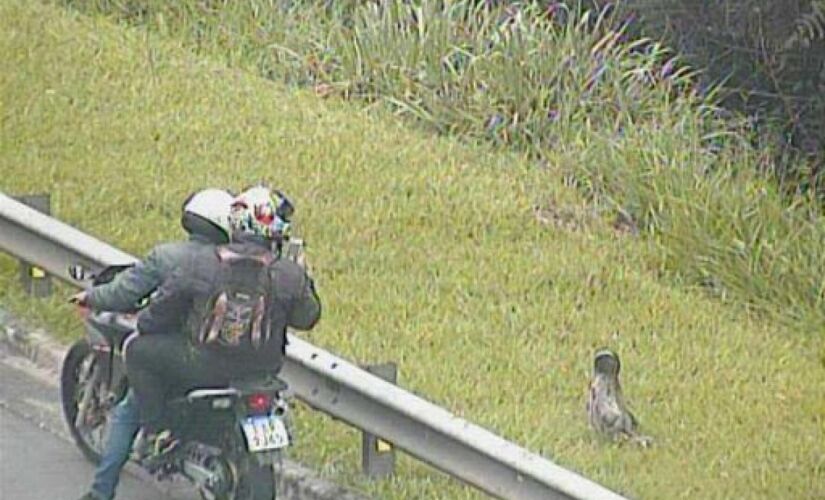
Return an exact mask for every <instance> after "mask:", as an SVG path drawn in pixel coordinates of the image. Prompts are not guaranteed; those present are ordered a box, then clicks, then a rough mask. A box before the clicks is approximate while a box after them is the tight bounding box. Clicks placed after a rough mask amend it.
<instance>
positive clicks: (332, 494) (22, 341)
mask: <svg viewBox="0 0 825 500" xmlns="http://www.w3.org/2000/svg"><path fill="white" fill-rule="evenodd" d="M0 342H3V343H5V344H6V345H8V346H9V348H10V349H11V350H12V351H14V352H15V353H16V354H19V355H20V356H22V357H25V358H26V359H28V360H29V361H31V362H32V363H33V364H35V365H36V366H37V367H38V368H40V369H41V370H44V371H46V372H48V373H49V375H50V376H52V377H53V378H54V382H55V383H57V380H58V379H59V374H60V366H61V364H62V363H63V358H64V357H65V352H66V349H67V347H66V346H64V345H62V344H60V343H59V342H57V341H55V340H54V339H53V338H51V337H50V336H49V335H48V334H47V333H46V332H44V331H43V330H38V329H30V328H27V327H26V326H25V325H24V324H23V323H21V322H20V321H18V320H17V319H16V318H14V317H12V316H11V315H10V314H8V313H7V312H6V311H4V310H3V309H0ZM278 499H279V500H281V499H284V500H370V497H367V496H365V495H364V494H362V493H360V492H356V491H352V490H349V489H347V488H344V487H342V486H339V485H337V484H335V483H332V482H330V481H328V480H326V479H322V478H320V477H319V476H318V475H317V474H316V473H315V471H313V470H312V469H310V468H308V467H306V466H303V465H301V464H299V463H297V462H293V461H291V460H284V462H283V465H282V467H281V468H280V480H279V483H278Z"/></svg>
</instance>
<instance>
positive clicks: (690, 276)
mask: <svg viewBox="0 0 825 500" xmlns="http://www.w3.org/2000/svg"><path fill="white" fill-rule="evenodd" d="M61 3H65V4H68V5H71V6H73V7H76V8H82V9H84V10H85V11H88V12H105V13H107V14H111V15H113V16H115V17H116V18H118V19H121V20H124V21H128V22H132V23H137V24H141V25H145V26H147V27H148V28H149V29H150V31H152V32H157V33H161V34H166V35H172V36H175V37H177V38H179V39H181V40H184V41H185V43H186V44H187V46H189V47H190V48H191V49H193V50H195V51H196V52H197V53H201V54H209V55H211V56H213V57H217V58H220V59H222V60H224V61H226V62H227V63H229V64H231V65H236V66H239V67H243V68H246V69H250V70H253V71H255V72H257V73H259V74H260V75H262V76H265V77H267V78H271V79H275V80H279V81H284V82H287V83H290V84H298V85H310V86H312V87H313V88H314V89H315V91H316V93H318V94H319V95H322V96H329V95H340V96H343V97H344V98H348V99H357V100H360V101H364V102H367V103H370V104H381V105H385V106H386V107H389V109H391V110H392V111H393V112H394V113H396V114H398V115H401V116H407V117H410V118H412V119H413V120H415V122H417V123H419V124H423V125H425V126H427V127H429V128H431V129H432V130H435V131H438V132H441V133H445V134H452V135H458V136H460V137H463V138H465V139H467V140H471V141H489V142H492V143H494V144H497V145H500V146H503V147H508V148H513V149H515V150H517V151H522V152H525V153H527V154H528V155H529V156H530V157H531V158H532V159H533V160H534V161H536V162H538V164H540V165H545V166H550V167H552V169H553V171H555V172H561V173H562V174H563V175H564V177H565V178H566V179H567V180H568V181H572V182H573V183H575V184H576V185H578V186H580V187H581V188H582V189H583V190H584V192H585V193H586V194H588V195H589V196H590V197H591V198H592V199H595V200H598V201H600V202H603V204H604V205H605V206H607V207H610V208H613V209H616V210H618V211H619V212H621V213H622V214H626V215H630V216H631V217H632V218H633V219H635V224H637V225H638V226H640V227H641V228H642V229H645V230H647V232H648V233H650V234H653V235H654V236H655V237H656V241H658V242H659V243H662V244H663V248H662V249H663V253H664V255H666V256H667V258H668V259H667V266H666V267H667V269H668V270H670V271H671V275H672V276H675V277H677V278H680V279H687V280H689V282H690V283H693V284H699V285H701V286H707V287H708V288H709V289H711V290H712V291H714V293H718V294H720V295H722V296H724V297H728V298H730V299H733V300H735V301H737V302H739V303H742V304H746V305H748V306H749V307H753V308H755V310H759V311H761V312H763V313H766V314H768V315H769V316H771V317H774V318H778V319H780V320H782V321H790V322H791V323H792V324H794V325H795V326H796V328H797V329H798V330H801V331H806V332H815V331H821V330H822V328H823V327H825V310H823V308H822V307H821V305H822V299H823V289H825V288H824V287H825V281H823V279H821V278H819V275H820V270H821V269H822V268H823V265H825V254H823V252H822V251H821V250H820V248H821V244H819V242H821V241H822V238H823V232H824V231H825V229H823V222H822V219H821V217H819V215H818V209H817V207H816V206H815V202H814V201H812V200H810V199H803V197H797V199H795V200H792V201H791V202H790V203H789V201H788V199H787V198H785V197H783V196H780V195H778V194H777V193H776V190H775V189H774V188H773V187H772V186H771V183H770V182H769V181H767V180H766V179H764V178H763V174H761V173H759V172H758V171H764V170H765V165H766V163H769V160H768V158H769V157H770V153H769V152H767V151H763V152H758V151H755V150H753V149H751V147H750V146H749V145H748V144H749V141H748V136H749V133H748V131H747V130H746V129H745V128H743V126H741V125H740V124H737V123H735V122H733V121H732V120H731V119H730V117H728V116H727V114H726V113H723V112H721V110H719V109H718V108H716V106H715V105H714V92H713V91H708V90H707V89H704V88H701V86H699V85H698V84H697V82H696V79H695V78H694V75H693V74H692V73H691V70H690V69H689V68H687V67H686V66H685V65H684V64H682V63H680V60H679V58H678V57H677V56H676V55H675V54H672V53H671V52H670V51H668V50H667V49H666V48H665V47H663V46H662V45H661V44H660V43H658V42H656V41H654V40H650V39H634V38H632V37H630V36H629V35H628V32H629V27H628V25H629V23H630V22H631V19H619V18H617V17H616V16H614V15H613V14H612V12H613V11H612V9H609V8H608V9H604V10H601V11H588V10H586V9H581V8H580V7H579V6H578V5H575V6H574V7H573V8H569V7H566V6H565V5H564V4H563V3H561V2H480V1H463V0H459V1H435V0H422V1H415V2H393V1H375V2H346V1H345V2H328V1H320V0H299V1H296V0H240V1H227V0H210V1H204V0H197V1H196V0H181V1H179V2H163V1H160V0H64V1H63V2H61ZM634 31H635V30H634ZM547 182H550V180H549V178H548V181H547Z"/></svg>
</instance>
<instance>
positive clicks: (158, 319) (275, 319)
mask: <svg viewBox="0 0 825 500" xmlns="http://www.w3.org/2000/svg"><path fill="white" fill-rule="evenodd" d="M229 247H230V248H231V249H233V250H236V251H240V252H250V251H252V252H268V251H269V249H268V248H265V247H263V246H261V245H256V244H254V243H249V242H242V243H232V244H230V245H229ZM219 269H220V268H219V260H218V255H217V253H216V248H215V247H208V246H204V247H202V248H198V249H194V250H193V251H192V252H191V253H190V254H189V256H188V258H187V259H185V261H184V263H183V265H182V266H181V267H180V268H179V269H178V270H177V271H176V272H175V273H174V274H173V275H172V277H171V278H169V279H167V280H166V281H164V283H163V285H161V287H160V289H159V290H158V294H157V296H156V297H155V298H154V299H153V300H152V302H151V303H150V304H149V306H148V307H147V308H146V309H145V310H143V311H142V312H141V313H140V315H139V316H138V331H140V333H141V334H148V335H158V334H163V335H183V336H186V337H187V338H189V339H192V338H194V335H195V332H196V331H198V329H199V328H200V326H201V325H202V324H203V321H204V318H205V317H206V316H207V315H208V314H209V312H210V311H208V310H207V309H208V307H209V304H208V302H209V299H210V298H211V297H212V296H213V295H214V293H215V292H216V290H217V287H218V278H219V274H220V271H219ZM270 276H271V278H272V279H271V282H272V285H273V288H274V289H273V290H272V293H271V294H270V296H271V302H270V304H269V311H270V325H271V329H270V338H271V339H272V340H271V341H270V342H269V343H268V344H267V345H268V348H267V349H266V350H262V351H263V352H258V351H255V352H250V351H246V350H243V349H240V350H238V351H237V353H228V356H243V357H246V358H249V357H250V356H251V357H253V358H254V357H259V358H261V359H262V360H264V359H266V358H269V359H270V360H271V359H272V357H271V356H272V355H277V354H279V353H278V352H274V351H276V350H277V351H280V354H282V353H283V350H284V348H285V342H286V337H285V335H286V328H287V327H291V328H295V329H298V330H309V329H311V328H313V327H314V326H315V324H316V323H317V322H318V319H319V318H320V316H321V303H320V300H319V299H318V295H317V294H316V292H315V286H314V284H313V282H312V279H311V278H310V277H309V276H308V275H307V274H306V272H305V271H304V270H303V268H301V267H300V266H299V265H298V264H296V263H294V262H292V261H291V260H285V259H279V260H276V261H274V262H273V263H272V264H271V266H270Z"/></svg>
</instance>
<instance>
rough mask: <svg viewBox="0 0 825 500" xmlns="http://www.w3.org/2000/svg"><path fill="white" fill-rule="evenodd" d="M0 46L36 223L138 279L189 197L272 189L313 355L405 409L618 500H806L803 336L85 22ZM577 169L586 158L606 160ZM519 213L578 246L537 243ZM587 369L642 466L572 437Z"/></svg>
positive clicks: (523, 186) (543, 179) (466, 160)
mask: <svg viewBox="0 0 825 500" xmlns="http://www.w3.org/2000/svg"><path fill="white" fill-rule="evenodd" d="M0 30H2V35H0V53H2V54H3V55H4V56H3V58H0V106H2V107H1V108H0V110H2V111H0V112H1V113H2V115H1V116H2V125H0V172H2V176H1V177H0V190H2V191H3V192H7V193H28V192H35V191H42V190H48V191H50V192H51V193H52V195H53V211H54V213H55V214H57V216H58V217H60V218H61V219H63V220H66V221H68V222H71V223H73V224H75V225H77V226H79V227H81V228H83V229H84V230H87V231H89V232H91V233H92V234H96V235H98V236H100V237H102V238H103V239H106V240H108V241H111V242H112V243H114V244H116V245H117V246H118V247H121V248H123V249H125V250H127V251H130V252H133V253H136V254H142V253H144V252H145V251H147V250H148V249H149V248H150V247H151V246H152V245H153V244H155V243H157V242H159V241H163V240H166V239H169V238H175V237H179V236H180V235H181V231H180V229H179V228H178V227H177V215H176V214H177V210H178V206H179V203H180V201H181V200H182V199H183V197H184V196H185V194H187V193H188V192H189V191H190V190H193V189H196V188H198V187H201V186H204V185H226V186H231V187H240V186H242V185H244V184H246V183H248V182H251V181H254V180H257V179H260V178H266V179H269V180H271V181H273V182H276V183H277V184H279V185H281V186H283V188H284V189H285V190H286V192H288V193H290V194H291V195H292V196H293V197H294V198H295V199H296V200H297V202H298V211H299V221H298V223H299V231H300V233H301V234H302V235H304V236H305V237H306V238H307V239H308V241H309V245H310V247H309V251H310V256H311V263H312V265H313V268H314V272H315V274H316V276H317V279H318V286H319V291H320V293H321V296H322V299H323V300H324V302H325V316H324V319H323V321H322V323H321V325H319V327H318V328H317V330H315V331H314V332H312V333H310V334H308V335H307V337H308V338H309V339H310V340H311V341H312V342H316V343H318V344H319V345H322V346H325V347H327V348H329V349H331V350H333V351H335V352H338V353H341V354H342V355H344V356H346V357H347V358H349V359H352V360H355V361H357V362H362V363H370V362H380V361H385V360H395V361H397V362H399V364H400V369H401V379H400V383H401V384H402V385H403V386H405V387H408V388H411V389H412V390H414V391H416V392H418V393H420V394H423V395H425V396H426V397H427V398H428V399H430V400H432V401H434V402H436V403H438V404H441V405H444V406H446V407H448V408H450V409H451V410H453V411H454V412H456V413H457V414H459V415H461V416H464V417H466V418H468V419H470V420H472V421H474V422H477V423H479V424H481V425H483V426H485V427H488V428H490V429H492V430H494V431H495V432H497V433H500V434H502V435H503V436H505V437H507V438H508V439H512V440H514V441H516V442H518V443H520V444H522V445H524V446H526V447H528V448H530V449H531V450H534V451H537V452H541V453H543V454H544V455H546V456H548V457H549V458H551V459H553V460H555V461H557V462H558V463H560V464H561V465H564V466H566V467H569V468H572V469H574V470H577V471H580V472H582V473H583V474H585V475H587V476H588V477H592V478H593V479H594V480H596V481H599V482H601V483H603V484H605V485H607V486H609V487H611V488H614V489H616V490H618V491H621V492H625V493H627V494H629V495H632V496H635V497H639V498H697V497H699V498H821V497H822V496H825V436H824V435H823V434H824V432H823V431H825V429H823V411H824V410H825V407H823V404H822V387H825V373H823V370H822V367H821V365H820V362H821V361H820V360H819V359H818V355H817V351H816V348H815V347H816V346H815V344H817V342H818V341H817V340H816V339H815V338H814V336H813V335H793V334H792V333H791V332H789V331H788V330H786V329H784V328H783V327H781V326H777V325H776V324H774V323H772V322H769V321H766V320H764V318H762V317H758V316H752V315H748V314H746V312H745V311H743V310H742V309H741V308H736V307H732V306H730V305H727V304H725V303H724V302H723V301H714V300H710V299H708V298H707V297H706V296H705V294H704V293H703V292H701V291H699V290H692V289H690V288H687V287H685V288H678V289H677V288H673V287H669V286H665V285H664V284H662V282H661V280H659V279H658V277H659V275H660V274H661V272H662V271H663V269H664V268H665V266H666V261H665V260H663V259H662V258H661V257H660V253H659V250H658V247H655V246H654V245H653V244H652V243H649V242H648V241H647V240H645V239H632V238H626V237H620V236H618V235H616V234H614V233H613V232H612V230H611V229H610V228H609V225H608V224H607V223H606V222H605V221H603V220H602V219H601V218H600V217H599V216H595V217H590V216H589V215H588V214H590V213H591V212H592V211H593V209H592V208H591V207H589V206H588V205H585V204H584V203H583V202H582V201H581V200H580V199H579V198H578V197H577V195H576V193H575V192H574V191H571V190H568V189H566V188H564V187H563V186H562V182H561V178H560V175H559V174H558V173H557V172H555V171H548V170H539V169H535V168H534V167H533V166H531V163H530V162H529V161H527V160H526V159H524V158H522V157H520V156H518V155H515V154H508V153H504V152H501V151H495V150H492V149H490V148H486V147H472V146H469V145H466V144H462V143H460V142H459V141H457V140H453V139H449V138H434V137H432V136H431V135H429V134H426V133H423V132H422V131H414V130H410V129H408V128H406V127H405V126H403V125H402V124H400V123H398V122H397V121H396V120H394V119H393V118H392V116H389V115H388V114H387V113H382V112H375V113H371V112H370V113H368V112H363V111H359V110H358V109H355V108H354V107H352V106H351V105H348V104H345V103H341V102H336V101H333V100H328V101H322V100H319V99H317V98H315V97H314V96H313V95H312V94H311V93H309V92H301V91H287V90H286V89H284V88H283V87H281V86H279V85H275V84H273V83H271V82H267V81H265V80H263V79H260V78H256V77H255V76H253V75H250V74H248V73H245V72H244V71H241V70H238V69H233V68H228V67H227V66H226V65H224V64H223V63H222V62H221V61H217V60H215V59H210V58H208V57H196V56H194V55H192V53H191V52H190V51H189V50H187V49H186V48H185V47H183V46H181V43H180V42H176V41H174V39H172V38H165V37H164V38H161V37H158V36H157V35H156V34H155V33H154V32H151V31H149V32H147V31H139V30H129V29H124V28H119V27H116V26H114V25H113V24H111V23H110V22H108V21H106V20H105V19H101V18H87V17H83V16H79V15H73V14H68V13H67V12H66V11H64V10H61V9H57V8H50V7H46V6H43V5H41V4H39V3H34V2H25V1H23V0H7V1H6V2H3V3H2V4H0ZM640 134H641V133H640ZM651 137H652V136H651ZM574 144H577V143H574ZM578 144H579V145H578V147H580V148H581V149H580V153H581V154H582V155H583V157H584V158H587V159H595V158H597V156H595V155H596V154H597V152H598V151H602V152H604V151H605V150H598V149H596V151H597V152H592V153H591V152H589V151H590V150H589V149H586V148H587V147H588V146H589V145H588V144H587V143H584V142H582V143H578ZM572 147H573V146H572V145H571V148H572ZM628 150H629V149H628ZM616 151H618V153H617V152H616ZM623 151H624V150H622V149H618V150H615V151H614V152H613V154H620V153H622V152H623ZM585 153H587V154H589V155H594V156H585ZM568 154H570V153H566V154H565V155H560V156H559V157H558V158H556V159H555V160H556V161H559V162H563V161H569V157H568V156H567V155H568ZM627 154H628V155H630V153H627ZM627 162H628V164H629V160H627ZM686 202H687V199H686ZM535 205H542V206H548V205H555V206H558V207H562V208H561V211H562V212H564V213H568V212H569V213H572V214H573V217H574V218H580V219H581V220H582V221H583V226H584V227H583V228H582V229H581V230H576V231H570V230H566V229H563V228H561V227H559V226H556V225H553V224H543V223H541V222H540V221H539V220H538V219H537V217H536V215H535V213H534V210H533V207H534V206H535ZM0 263H2V274H0V290H2V292H0V301H2V303H3V304H10V306H11V307H12V308H13V309H14V310H15V311H17V312H18V313H23V314H27V315H29V317H30V318H33V319H32V321H35V322H37V323H39V324H43V325H45V326H47V327H48V328H49V329H50V330H51V331H54V332H66V333H65V335H66V337H64V338H69V337H71V336H73V335H77V333H78V328H77V326H76V321H74V320H72V319H70V317H69V311H68V309H67V308H66V306H65V305H63V304H62V303H61V298H60V297H55V298H54V299H50V300H46V301H33V300H28V299H26V298H24V297H22V296H21V295H20V293H19V291H18V290H17V288H16V286H15V285H14V283H13V281H14V279H16V274H15V272H14V271H15V270H14V269H13V261H12V260H11V259H6V258H4V259H3V260H2V261H0ZM602 345H610V346H612V347H614V348H615V349H617V350H618V351H619V352H620V354H621V355H622V359H623V362H624V366H625V371H624V383H625V386H626V387H625V391H626V393H627V395H628V397H629V399H630V402H631V405H632V407H633V408H634V409H635V410H636V413H637V414H638V416H639V417H640V420H641V421H642V425H643V427H644V430H645V431H646V432H649V433H651V434H652V435H653V436H654V437H655V438H656V440H657V441H656V445H655V447H654V448H652V449H650V450H641V449H637V448H633V447H618V446H612V445H607V444H604V443H602V442H600V441H598V440H597V439H594V438H593V437H592V436H591V434H590V432H589V430H588V429H587V426H586V420H585V418H584V390H585V387H586V384H587V377H588V374H589V368H590V356H591V355H592V353H593V351H594V349H595V348H597V347H599V346H602ZM299 412H300V414H299V415H298V425H299V429H298V436H299V443H298V446H297V447H296V449H295V454H296V456H297V457H298V458H299V459H301V460H303V461H305V462H307V463H309V464H312V465H314V466H315V467H316V468H318V469H319V470H321V471H322V472H323V473H324V474H327V475H328V476H330V477H332V478H335V479H337V480H340V481H342V482H345V483H348V484H354V485H356V486H358V487H361V488H363V489H365V490H367V491H369V492H371V493H373V494H375V495H376V496H381V497H385V498H398V499H401V498H474V497H478V496H479V495H478V494H477V493H475V492H473V491H472V490H470V489H468V488H466V487H464V486H461V485H458V484H456V483H455V482H454V481H451V480H449V479H447V478H445V477H444V476H442V475H439V474H436V473H433V472H432V471H431V470H430V469H428V468H425V467H424V466H421V465H418V464H416V463H415V462H414V461H413V460H411V459H406V458H404V459H402V460H401V461H400V463H399V467H398V475H397V478H396V479H394V480H393V481H388V482H378V483H366V482H363V481H361V480H359V479H358V474H357V469H358V464H359V453H360V440H359V436H358V434H357V433H356V432H355V431H353V430H351V429H349V428H348V427H346V426H344V425H342V424H339V423H335V422H332V421H331V420H330V419H328V418H326V417H323V416H322V415H319V414H315V413H313V412H311V411H308V410H306V409H304V408H300V409H299Z"/></svg>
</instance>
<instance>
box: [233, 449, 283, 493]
mask: <svg viewBox="0 0 825 500" xmlns="http://www.w3.org/2000/svg"><path fill="white" fill-rule="evenodd" d="M238 472H239V476H240V477H239V478H238V486H237V488H236V489H235V495H234V497H233V498H232V500H274V499H275V470H274V469H273V467H272V465H260V464H258V463H257V462H256V461H255V459H253V458H252V457H245V458H244V460H243V461H242V463H241V465H240V467H239V471H238Z"/></svg>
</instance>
